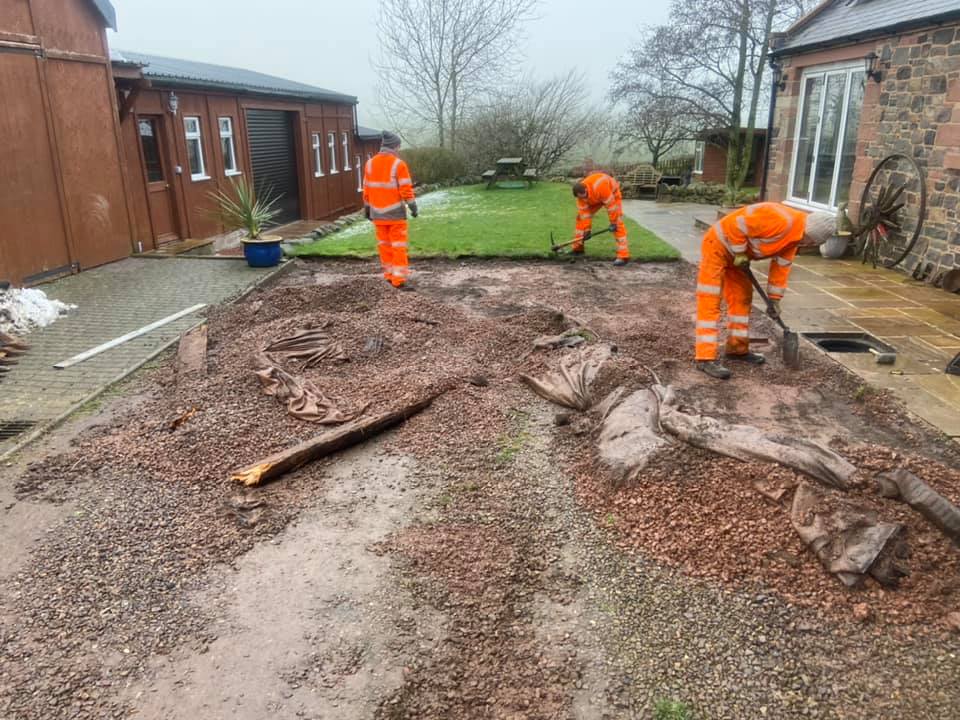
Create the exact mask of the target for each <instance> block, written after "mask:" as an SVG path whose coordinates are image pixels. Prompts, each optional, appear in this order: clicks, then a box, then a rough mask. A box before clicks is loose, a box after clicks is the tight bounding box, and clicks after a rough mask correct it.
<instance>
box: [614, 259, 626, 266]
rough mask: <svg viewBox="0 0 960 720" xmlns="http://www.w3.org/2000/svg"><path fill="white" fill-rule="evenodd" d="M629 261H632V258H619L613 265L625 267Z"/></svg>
mask: <svg viewBox="0 0 960 720" xmlns="http://www.w3.org/2000/svg"><path fill="white" fill-rule="evenodd" d="M628 262H630V259H629V258H617V259H616V260H614V261H613V266H614V267H623V266H624V265H626V264H627V263H628Z"/></svg>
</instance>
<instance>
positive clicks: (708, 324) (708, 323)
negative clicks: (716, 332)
mask: <svg viewBox="0 0 960 720" xmlns="http://www.w3.org/2000/svg"><path fill="white" fill-rule="evenodd" d="M697 327H698V328H708V329H709V328H713V329H716V328H717V321H716V320H697Z"/></svg>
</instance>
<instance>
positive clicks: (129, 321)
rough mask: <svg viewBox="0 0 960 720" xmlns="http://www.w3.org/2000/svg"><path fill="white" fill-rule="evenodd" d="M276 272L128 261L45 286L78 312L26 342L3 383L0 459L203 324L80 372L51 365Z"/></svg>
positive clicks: (146, 340)
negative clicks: (25, 349) (17, 431)
mask: <svg viewBox="0 0 960 720" xmlns="http://www.w3.org/2000/svg"><path fill="white" fill-rule="evenodd" d="M276 270H277V269H276V268H271V269H255V268H250V267H248V266H247V264H246V263H245V262H243V261H240V260H205V259H191V258H167V259H145V258H129V259H127V260H122V261H120V262H116V263H112V264H110V265H105V266H103V267H99V268H94V269H92V270H88V271H86V272H83V273H80V274H78V275H72V276H70V277H66V278H62V279H60V280H57V281H54V282H51V283H48V284H46V285H42V286H40V289H42V290H43V291H44V292H46V293H47V295H48V297H50V298H53V299H56V300H61V301H63V302H66V303H71V304H75V305H77V308H76V310H73V311H71V312H70V313H69V314H68V315H67V316H66V317H63V318H61V319H60V320H58V321H57V322H55V323H54V324H53V325H51V326H50V327H48V328H44V329H40V330H35V331H33V332H31V333H29V334H28V335H26V336H24V339H25V340H26V341H27V342H29V343H30V345H31V349H30V351H29V352H28V353H27V354H26V355H25V356H24V357H23V358H22V359H21V360H20V363H19V364H18V365H16V366H15V367H14V368H13V370H12V371H11V372H9V373H7V374H6V375H4V376H2V378H0V429H2V428H3V427H4V426H5V425H6V426H7V427H11V426H10V425H9V424H10V423H17V426H16V427H18V428H25V429H24V431H23V432H21V433H20V434H18V435H13V434H12V433H7V434H8V435H11V436H10V437H6V438H4V437H3V436H0V455H3V454H4V453H5V452H7V451H9V449H10V448H11V447H13V446H15V445H16V444H17V443H18V442H20V441H22V440H23V438H24V437H26V436H27V435H29V434H31V433H33V432H37V431H38V430H40V429H42V428H43V427H44V426H45V425H46V424H49V423H50V422H51V421H54V420H56V419H58V418H60V417H61V416H63V415H64V414H65V413H67V412H69V411H71V410H72V409H75V408H76V407H78V405H79V404H81V403H83V402H84V400H85V399H87V398H89V397H90V396H91V395H93V394H95V393H96V392H98V391H102V390H103V389H105V388H106V387H108V386H109V385H110V384H112V383H113V382H115V381H116V380H117V379H119V378H120V377H122V376H123V375H125V374H127V373H128V372H130V371H131V370H132V369H134V368H136V367H138V366H140V365H141V364H142V363H144V362H145V361H147V360H148V359H149V358H150V357H151V356H153V355H154V354H155V353H157V352H158V351H159V350H161V349H162V348H163V347H164V346H166V345H167V344H169V343H170V342H171V341H173V340H175V339H176V338H178V337H179V336H180V334H181V333H182V332H183V331H184V330H186V329H188V328H189V327H191V326H192V325H195V324H196V323H198V322H199V321H201V320H202V318H203V316H204V314H205V312H206V311H201V312H200V313H194V314H192V315H188V316H186V317H184V318H181V319H179V320H176V321H174V322H172V323H170V324H168V325H165V326H163V327H161V328H158V329H156V330H154V331H152V332H150V333H147V334H145V335H142V336H140V337H137V338H135V339H133V340H130V341H129V342H126V343H124V344H122V345H119V346H118V347H115V348H112V349H110V350H108V351H106V352H104V353H102V354H100V355H97V356H95V357H92V358H90V359H89V360H86V361H85V362H82V363H80V364H78V365H74V366H72V367H69V368H66V369H64V370H57V369H55V368H54V367H53V365H54V363H56V362H59V361H62V360H66V359H67V358H70V357H72V356H73V355H76V354H78V353H80V352H83V351H85V350H89V349H90V348H93V347H95V346H97V345H100V344H102V343H104V342H107V341H109V340H112V339H114V338H116V337H119V336H121V335H124V334H126V333H129V332H132V331H134V330H137V329H139V328H141V327H143V326H145V325H148V324H150V323H152V322H154V321H156V320H159V319H161V318H164V317H167V316H169V315H172V314H174V313H176V312H179V311H181V310H184V309H186V308H189V307H191V306H192V305H196V304H198V303H207V304H208V305H215V304H217V303H220V302H223V301H225V300H227V299H229V298H231V297H232V296H235V295H237V294H239V293H240V292H241V291H243V290H244V289H246V288H248V287H250V286H251V285H254V284H256V283H258V282H261V281H263V280H264V279H265V278H266V277H268V276H269V275H270V274H271V273H273V272H275V271H276Z"/></svg>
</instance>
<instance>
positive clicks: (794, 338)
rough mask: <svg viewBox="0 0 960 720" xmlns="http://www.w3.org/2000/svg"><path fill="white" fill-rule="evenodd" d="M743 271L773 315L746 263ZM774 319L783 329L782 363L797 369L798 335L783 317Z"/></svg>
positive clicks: (798, 366) (765, 295) (768, 312)
mask: <svg viewBox="0 0 960 720" xmlns="http://www.w3.org/2000/svg"><path fill="white" fill-rule="evenodd" d="M743 271H744V272H745V273H746V274H747V277H749V278H750V282H752V283H753V287H755V288H756V289H757V292H758V293H760V297H761V298H763V301H764V302H765V303H766V304H767V314H768V315H773V303H772V302H770V298H768V297H767V294H766V293H765V292H764V291H763V288H762V287H760V283H758V282H757V277H756V276H755V275H754V274H753V271H752V270H751V269H750V266H749V265H748V266H747V267H745V268H743ZM776 320H777V324H778V325H779V326H780V327H781V328H782V329H783V364H784V365H786V366H787V367H788V368H790V369H791V370H799V369H800V336H799V335H797V334H796V333H795V332H793V330H791V329H790V328H788V327H787V326H786V325H785V324H784V322H783V318H781V317H780V316H779V315H777V316H776Z"/></svg>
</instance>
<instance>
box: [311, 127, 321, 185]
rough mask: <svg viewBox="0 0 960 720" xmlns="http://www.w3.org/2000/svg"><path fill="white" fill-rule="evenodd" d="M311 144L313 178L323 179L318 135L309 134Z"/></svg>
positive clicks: (316, 133)
mask: <svg viewBox="0 0 960 720" xmlns="http://www.w3.org/2000/svg"><path fill="white" fill-rule="evenodd" d="M310 139H311V142H312V144H313V176H314V177H323V150H322V149H321V147H320V133H318V132H315V133H310Z"/></svg>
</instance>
